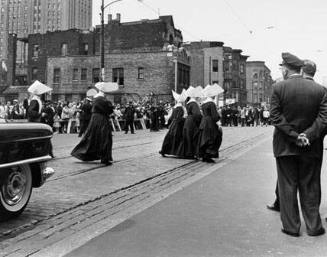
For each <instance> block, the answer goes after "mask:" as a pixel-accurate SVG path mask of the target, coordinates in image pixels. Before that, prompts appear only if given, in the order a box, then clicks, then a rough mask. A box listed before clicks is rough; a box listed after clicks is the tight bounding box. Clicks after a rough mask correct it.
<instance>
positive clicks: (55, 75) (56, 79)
mask: <svg viewBox="0 0 327 257" xmlns="http://www.w3.org/2000/svg"><path fill="white" fill-rule="evenodd" d="M60 79H61V74H60V68H54V70H53V83H60Z"/></svg>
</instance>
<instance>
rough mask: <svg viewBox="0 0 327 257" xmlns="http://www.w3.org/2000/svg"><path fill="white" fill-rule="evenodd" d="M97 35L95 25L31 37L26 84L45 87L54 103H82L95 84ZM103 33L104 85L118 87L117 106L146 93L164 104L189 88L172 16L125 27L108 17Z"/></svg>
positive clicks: (185, 62)
mask: <svg viewBox="0 0 327 257" xmlns="http://www.w3.org/2000/svg"><path fill="white" fill-rule="evenodd" d="M100 32H101V29H100V27H99V26H98V27H96V28H95V30H94V31H89V32H84V31H80V30H76V29H72V30H67V31H56V32H47V33H46V34H33V35H29V37H28V71H27V83H28V84H31V83H32V82H33V81H34V80H36V79H38V80H40V81H42V82H45V83H46V84H47V85H49V86H51V87H53V89H54V90H53V92H52V96H53V98H54V99H65V100H73V99H75V100H77V99H81V98H82V97H83V96H85V93H86V91H87V89H88V88H89V87H91V86H93V85H94V83H96V82H97V81H98V80H99V71H100ZM104 32H105V33H104V34H105V51H104V55H105V75H106V76H105V80H106V81H117V82H118V83H119V84H120V90H119V92H118V93H116V96H115V97H114V100H115V101H116V102H119V101H120V99H121V98H122V96H127V97H130V98H133V99H135V98H137V97H138V98H142V97H144V96H145V95H149V94H154V95H155V96H157V97H158V98H162V99H166V98H168V97H169V98H170V97H171V90H172V89H175V88H177V90H178V91H179V92H180V91H181V90H182V88H187V87H188V85H189V80H190V79H189V76H190V65H189V62H190V60H189V56H188V55H187V53H186V51H185V50H184V49H183V48H180V45H181V43H182V41H183V38H182V33H181V31H180V30H178V29H176V28H175V27H174V22H173V18H172V16H160V17H159V19H155V20H141V21H137V22H127V23H121V22H120V15H119V14H118V15H117V18H116V19H115V20H113V19H112V17H111V16H109V20H108V24H106V25H105V31H104ZM176 71H177V72H176ZM11 92H12V91H11Z"/></svg>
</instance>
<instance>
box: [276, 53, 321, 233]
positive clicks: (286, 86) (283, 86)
mask: <svg viewBox="0 0 327 257" xmlns="http://www.w3.org/2000/svg"><path fill="white" fill-rule="evenodd" d="M282 59H283V63H282V64H281V67H282V73H283V77H284V79H285V80H284V81H281V82H278V83H277V84H275V86H274V87H273V92H272V97H271V111H270V118H271V122H272V124H273V125H274V126H275V131H274V137H273V152H274V156H275V159H276V164H277V173H278V191H279V197H280V216H281V221H282V232H283V233H285V234H287V235H290V236H295V237H297V236H299V235H300V233H299V232H300V226H301V220H300V216H299V207H298V200H297V193H298V192H299V196H300V203H301V209H302V214H303V218H304V221H305V224H306V228H307V234H308V235H309V236H318V235H322V234H324V233H325V229H324V228H323V226H322V223H321V217H320V213H319V206H320V201H321V186H320V172H321V164H322V154H323V140H322V131H323V130H324V129H325V127H326V126H327V97H326V94H325V89H324V88H323V87H322V86H321V85H319V84H317V83H315V82H314V81H310V80H308V79H304V78H303V77H302V76H301V74H300V70H301V67H302V66H303V61H302V60H300V59H299V58H298V57H296V56H294V55H292V54H290V53H283V54H282Z"/></svg>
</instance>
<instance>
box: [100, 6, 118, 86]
mask: <svg viewBox="0 0 327 257" xmlns="http://www.w3.org/2000/svg"><path fill="white" fill-rule="evenodd" d="M119 1H122V0H115V1H112V2H110V3H109V4H107V5H104V0H102V3H101V79H102V81H104V80H105V74H104V9H106V8H107V7H108V6H110V5H112V4H114V3H116V2H119Z"/></svg>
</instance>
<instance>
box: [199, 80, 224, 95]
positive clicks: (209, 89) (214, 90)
mask: <svg viewBox="0 0 327 257" xmlns="http://www.w3.org/2000/svg"><path fill="white" fill-rule="evenodd" d="M223 92H224V89H222V87H221V86H219V85H218V84H216V83H215V84H213V85H212V86H211V85H207V86H206V87H205V88H204V89H203V91H202V93H203V95H204V96H205V97H214V96H218V95H219V94H221V93H223Z"/></svg>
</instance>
